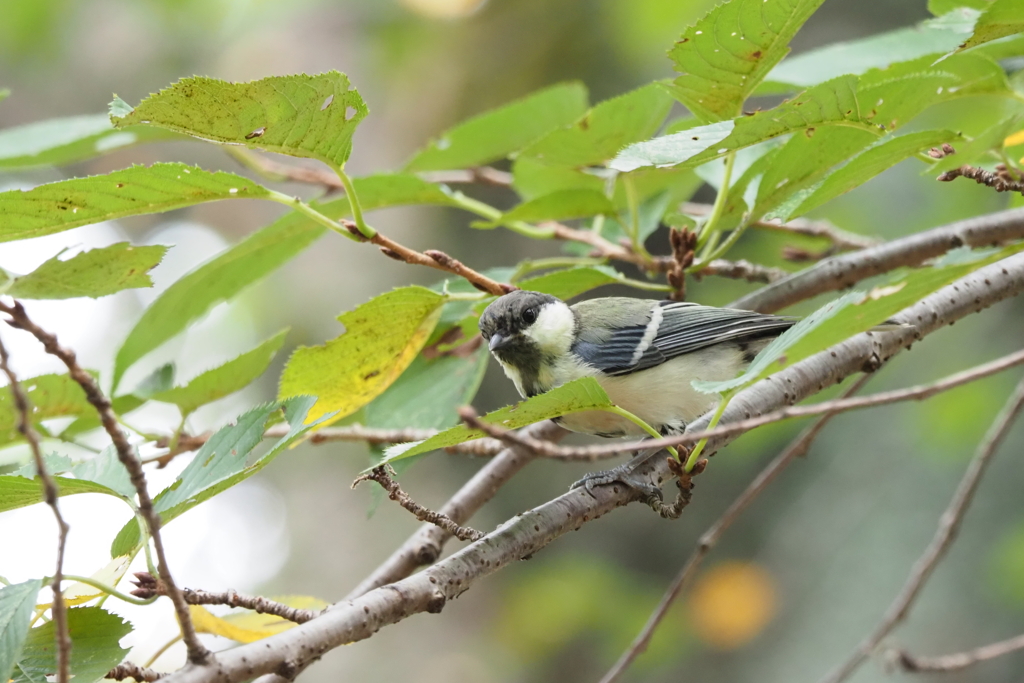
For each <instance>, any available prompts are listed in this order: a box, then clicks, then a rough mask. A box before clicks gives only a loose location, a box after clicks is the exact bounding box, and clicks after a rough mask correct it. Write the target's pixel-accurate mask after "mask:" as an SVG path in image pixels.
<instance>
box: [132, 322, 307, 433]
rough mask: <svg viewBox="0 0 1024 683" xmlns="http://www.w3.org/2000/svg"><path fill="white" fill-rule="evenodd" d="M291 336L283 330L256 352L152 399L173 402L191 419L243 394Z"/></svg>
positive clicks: (257, 348)
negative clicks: (216, 403)
mask: <svg viewBox="0 0 1024 683" xmlns="http://www.w3.org/2000/svg"><path fill="white" fill-rule="evenodd" d="M287 334H288V329H284V330H281V331H280V332H278V333H277V334H276V335H274V336H273V337H271V338H270V339H268V340H267V341H265V342H263V343H262V344H260V345H259V346H257V347H256V348H255V349H252V350H251V351H247V352H246V353H243V354H242V355H240V356H238V357H237V358H235V359H234V360H230V361H228V362H227V363H224V364H223V365H221V366H219V367H216V368H213V369H212V370H207V371H206V372H204V373H202V374H200V375H197V376H196V377H193V378H192V379H190V380H189V381H188V384H186V385H184V386H177V387H172V388H170V389H166V390H164V391H158V392H156V393H154V394H152V395H151V396H150V398H152V399H153V400H154V401H163V402H164V403H173V404H174V405H176V406H178V409H179V410H181V414H182V416H187V415H189V414H191V413H192V412H194V411H195V410H196V409H197V408H199V407H200V406H204V405H206V404H207V403H212V402H214V401H216V400H217V399H220V398H223V397H225V396H227V395H228V394H233V393H235V392H236V391H241V390H242V389H244V388H245V387H247V386H249V384H250V383H251V382H252V381H253V380H255V379H256V378H257V377H259V376H260V375H262V374H263V372H264V371H265V370H266V369H267V367H268V366H269V365H270V361H272V360H274V356H275V355H277V352H278V351H279V350H280V348H281V345H282V344H284V338H285V336H286V335H287Z"/></svg>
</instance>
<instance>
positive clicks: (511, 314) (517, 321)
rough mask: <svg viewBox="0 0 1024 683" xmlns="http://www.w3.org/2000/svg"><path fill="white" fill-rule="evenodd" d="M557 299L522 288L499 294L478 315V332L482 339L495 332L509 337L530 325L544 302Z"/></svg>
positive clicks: (488, 337)
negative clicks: (502, 294) (503, 294)
mask: <svg viewBox="0 0 1024 683" xmlns="http://www.w3.org/2000/svg"><path fill="white" fill-rule="evenodd" d="M557 301H558V299H557V298H555V297H553V296H551V295H550V294H541V293H540V292H528V291H526V290H523V289H520V290H517V291H515V292H512V293H510V294H506V295H505V296H500V297H498V298H497V299H495V300H494V301H493V302H491V305H490V306H488V307H487V308H486V309H485V310H484V312H483V314H482V315H481V316H480V333H481V334H482V335H483V336H484V339H490V338H491V337H493V336H494V335H495V334H500V335H501V336H502V337H510V336H512V335H514V334H516V333H517V332H521V331H523V330H525V329H526V328H528V327H529V326H530V325H532V324H533V323H534V322H535V321H536V320H537V315H538V314H539V313H540V309H541V308H542V307H543V306H544V305H545V304H550V303H555V302H557Z"/></svg>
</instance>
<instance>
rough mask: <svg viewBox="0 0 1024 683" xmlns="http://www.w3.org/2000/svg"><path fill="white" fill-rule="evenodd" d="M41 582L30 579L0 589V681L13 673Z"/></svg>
mask: <svg viewBox="0 0 1024 683" xmlns="http://www.w3.org/2000/svg"><path fill="white" fill-rule="evenodd" d="M42 585H43V582H42V581H40V580H39V579H32V580H30V581H25V582H23V583H15V584H11V585H10V586H4V587H3V588H0V681H7V680H10V678H11V675H12V674H13V673H14V665H15V664H16V663H17V662H18V659H19V658H20V657H21V650H22V647H23V645H24V644H25V639H26V638H27V637H28V631H29V625H30V624H31V623H32V612H33V611H34V610H35V604H36V595H38V594H39V589H40V588H41V587H42Z"/></svg>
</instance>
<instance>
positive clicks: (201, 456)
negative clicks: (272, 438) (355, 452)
mask: <svg viewBox="0 0 1024 683" xmlns="http://www.w3.org/2000/svg"><path fill="white" fill-rule="evenodd" d="M315 401H316V398H315V397H313V396H299V397H295V398H290V399H287V400H285V401H275V402H273V403H267V404H264V405H261V406H257V407H255V408H253V409H252V410H249V411H248V412H246V413H244V414H242V415H241V416H240V417H239V418H238V419H237V420H236V421H235V423H234V424H231V425H228V426H227V427H222V428H221V429H220V430H218V431H217V433H216V434H214V435H213V436H211V437H210V439H209V440H208V441H207V442H206V443H205V444H203V447H202V448H200V449H199V452H198V453H196V455H195V457H194V458H193V459H192V462H190V463H189V464H188V466H187V467H186V468H185V469H184V470H183V471H182V473H181V474H180V475H178V478H177V479H175V480H174V483H172V484H171V485H170V486H168V487H167V488H165V489H164V490H163V491H161V492H160V493H159V494H158V495H157V496H156V498H154V499H153V508H154V509H155V510H156V511H157V512H159V513H160V520H161V523H163V524H166V523H167V522H170V521H171V520H172V519H175V518H176V517H178V516H179V515H181V514H183V513H185V512H187V511H188V510H191V509H192V508H193V507H195V506H196V505H199V504H200V503H202V502H203V501H206V500H209V499H210V498H212V497H213V496H215V495H217V494H218V493H221V492H222V491H225V490H227V489H229V488H231V487H232V486H234V485H235V484H238V483H240V482H242V481H245V480H246V479H248V478H249V477H251V476H252V475H254V474H256V473H257V472H259V471H260V470H262V469H263V468H264V467H266V466H267V465H269V464H270V463H271V462H272V461H273V460H274V458H276V457H277V456H278V455H280V454H281V453H283V452H284V451H285V449H287V448H288V447H289V446H290V445H292V444H293V443H295V442H297V441H298V440H299V439H301V438H302V437H303V436H304V435H305V434H307V433H308V432H309V431H310V430H311V429H313V428H315V427H317V426H319V425H320V424H322V423H323V421H324V420H328V419H330V418H331V417H332V415H330V414H328V415H326V416H324V417H323V418H322V419H321V420H319V421H314V422H309V423H306V418H307V415H308V412H309V409H310V407H311V406H312V405H313V403H314V402H315ZM279 410H283V411H284V415H285V418H286V419H287V421H288V425H289V430H288V433H287V434H286V435H285V436H283V437H281V438H280V439H279V440H278V441H277V442H276V443H274V445H273V446H272V447H271V448H270V449H269V450H268V451H267V452H266V453H264V454H263V455H261V456H259V457H257V458H256V459H255V460H253V462H252V463H251V464H246V463H248V461H249V457H250V455H251V454H252V451H253V449H254V448H256V446H258V445H259V444H260V442H261V441H262V440H263V432H264V428H265V426H266V424H267V421H268V420H270V419H271V417H273V416H274V414H275V413H277V411H279ZM139 542H140V540H139V525H138V523H137V522H136V520H134V519H132V520H130V521H129V522H128V523H127V524H125V526H124V527H122V528H121V531H120V532H119V533H118V534H117V537H116V538H115V539H114V542H113V544H112V546H111V549H110V556H111V557H118V556H120V555H130V554H132V553H133V552H134V551H135V549H136V548H137V547H138V544H139Z"/></svg>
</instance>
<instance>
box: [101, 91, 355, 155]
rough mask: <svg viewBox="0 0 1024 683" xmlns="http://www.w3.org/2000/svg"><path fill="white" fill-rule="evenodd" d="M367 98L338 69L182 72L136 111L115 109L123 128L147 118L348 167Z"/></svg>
mask: <svg viewBox="0 0 1024 683" xmlns="http://www.w3.org/2000/svg"><path fill="white" fill-rule="evenodd" d="M367 111H368V110H367V108H366V104H365V103H364V102H363V98H362V97H360V95H359V93H358V92H357V91H356V90H355V89H352V88H351V85H350V84H349V81H348V77H347V76H345V74H342V73H338V72H337V71H329V72H327V73H323V74H319V75H316V76H308V75H306V74H299V75H296V76H272V77H270V78H264V79H262V80H259V81H251V82H249V83H228V82H227V81H219V80H216V79H213V78H204V77H200V76H194V77H192V78H183V79H182V80H180V81H178V82H177V83H175V84H174V85H172V86H170V87H169V88H165V89H163V90H161V91H160V92H158V93H156V94H154V95H150V96H149V97H147V98H146V99H144V100H143V101H142V102H140V103H139V105H138V106H137V107H135V108H134V109H133V110H132V111H131V112H129V113H125V114H114V115H112V116H111V121H112V122H113V124H114V126H115V127H117V128H122V127H124V126H129V125H132V124H137V123H146V124H150V125H154V126H159V127H161V128H166V129H168V130H172V131H174V132H176V133H184V134H185V135H192V136H195V137H198V138H202V139H204V140H213V141H215V142H223V143H230V144H237V145H245V146H246V147H250V148H253V149H263V150H267V151H268V152H277V153H279V154H288V155H291V156H299V157H309V158H312V159H319V160H321V161H323V162H325V163H327V164H329V165H331V166H344V164H345V162H346V161H347V160H348V156H349V154H350V153H351V151H352V134H353V133H354V132H355V129H356V126H357V125H358V124H359V122H360V121H362V120H363V118H364V117H365V116H366V114H367Z"/></svg>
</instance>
